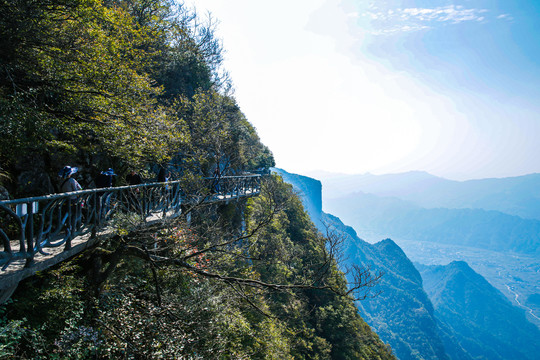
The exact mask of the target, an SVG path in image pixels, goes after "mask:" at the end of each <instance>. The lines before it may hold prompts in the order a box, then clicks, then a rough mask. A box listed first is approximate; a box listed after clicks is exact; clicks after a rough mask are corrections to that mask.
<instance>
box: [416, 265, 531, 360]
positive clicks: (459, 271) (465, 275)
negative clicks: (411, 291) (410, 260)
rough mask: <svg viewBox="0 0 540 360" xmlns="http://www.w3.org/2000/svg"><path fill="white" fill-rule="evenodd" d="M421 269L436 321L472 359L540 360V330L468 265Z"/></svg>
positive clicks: (419, 267) (421, 267)
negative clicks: (457, 340) (539, 359)
mask: <svg viewBox="0 0 540 360" xmlns="http://www.w3.org/2000/svg"><path fill="white" fill-rule="evenodd" d="M417 268H418V269H419V270H420V273H421V275H422V278H423V280H424V289H425V291H426V292H427V293H428V295H429V297H430V299H431V301H432V303H433V306H434V308H435V316H436V317H437V319H438V320H440V321H441V323H443V324H444V326H446V327H447V328H449V329H451V331H452V333H453V334H454V336H455V338H458V339H459V343H460V345H461V346H462V348H463V349H465V351H466V352H467V353H468V354H470V355H471V356H472V357H473V358H487V359H501V360H502V359H531V360H532V359H537V356H538V350H539V349H540V330H538V328H537V327H536V326H534V325H533V324H531V323H529V322H528V321H527V320H526V318H525V315H524V313H523V311H522V310H520V309H518V308H516V307H514V306H512V304H511V303H510V302H509V301H508V300H507V299H506V298H505V297H504V295H503V294H502V293H500V292H499V291H498V290H497V289H495V288H494V287H493V286H491V285H490V284H489V283H488V282H487V281H486V280H485V279H484V278H483V277H482V276H480V275H479V274H477V273H476V272H474V270H472V269H471V268H470V267H469V266H468V265H467V263H465V262H463V261H459V262H457V261H454V262H452V263H450V264H448V265H446V266H425V265H419V264H417Z"/></svg>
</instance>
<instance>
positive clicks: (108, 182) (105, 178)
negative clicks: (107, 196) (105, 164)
mask: <svg viewBox="0 0 540 360" xmlns="http://www.w3.org/2000/svg"><path fill="white" fill-rule="evenodd" d="M114 176H116V174H115V173H114V170H113V169H111V168H109V169H107V171H102V172H101V173H100V174H99V175H98V176H97V177H96V188H98V189H100V188H109V187H113V186H114V185H115V184H116V179H115V178H114Z"/></svg>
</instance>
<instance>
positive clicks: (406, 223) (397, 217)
mask: <svg viewBox="0 0 540 360" xmlns="http://www.w3.org/2000/svg"><path fill="white" fill-rule="evenodd" d="M325 205H326V208H327V209H328V211H329V212H331V213H333V214H336V215H338V216H340V218H342V219H343V220H344V221H346V222H347V223H348V224H351V225H352V226H354V227H355V228H356V229H367V230H370V231H375V232H378V233H384V234H387V236H391V237H395V238H398V239H409V240H417V241H430V242H437V243H445V244H454V245H465V246H471V247H477V248H484V249H489V250H496V251H508V250H510V251H515V252H521V253H524V254H530V255H540V220H533V219H523V218H521V217H519V216H514V215H508V214H505V213H502V212H500V211H493V210H491V211H487V210H483V209H448V208H430V209H426V208H422V207H421V206H419V205H416V204H414V203H413V202H411V201H406V200H402V199H399V198H395V197H383V196H378V195H374V194H366V193H354V194H350V195H348V196H343V197H340V198H335V199H329V200H327V201H326V202H325Z"/></svg>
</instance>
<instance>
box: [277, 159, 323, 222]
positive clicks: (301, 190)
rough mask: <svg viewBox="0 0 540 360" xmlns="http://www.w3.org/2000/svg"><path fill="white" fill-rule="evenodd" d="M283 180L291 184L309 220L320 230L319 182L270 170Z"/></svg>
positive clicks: (320, 200) (320, 195) (320, 190)
mask: <svg viewBox="0 0 540 360" xmlns="http://www.w3.org/2000/svg"><path fill="white" fill-rule="evenodd" d="M272 171H273V172H275V173H277V174H279V175H280V176H281V177H282V178H283V180H284V181H285V182H287V183H289V184H292V185H293V187H294V190H295V191H296V192H297V194H298V196H299V197H300V199H301V200H302V204H303V205H304V209H305V210H306V211H307V212H308V214H309V216H310V217H311V220H312V221H313V222H314V223H315V225H316V226H317V227H318V228H320V227H321V226H322V224H321V219H322V184H321V182H320V181H319V180H316V179H312V178H310V177H307V176H302V175H297V174H291V173H288V172H287V171H285V170H283V169H278V168H272Z"/></svg>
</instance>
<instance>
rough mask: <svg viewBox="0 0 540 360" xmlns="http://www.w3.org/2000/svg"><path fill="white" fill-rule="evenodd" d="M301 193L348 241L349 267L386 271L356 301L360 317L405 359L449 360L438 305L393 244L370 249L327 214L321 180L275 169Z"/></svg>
mask: <svg viewBox="0 0 540 360" xmlns="http://www.w3.org/2000/svg"><path fill="white" fill-rule="evenodd" d="M276 172H279V173H280V174H281V175H282V176H283V179H284V180H285V181H287V182H290V183H291V184H292V185H293V188H294V189H295V190H296V191H298V192H299V193H301V194H300V198H301V199H302V201H303V203H304V208H305V209H307V211H308V213H309V215H310V216H311V218H312V220H313V222H314V223H315V224H316V225H317V226H318V227H319V230H320V231H321V232H323V233H325V232H326V231H327V226H328V227H329V228H331V229H332V231H334V232H336V233H338V234H339V236H343V237H344V238H345V242H344V245H345V249H344V252H345V257H346V258H347V263H348V264H361V265H364V266H370V267H371V270H372V272H374V273H377V272H383V273H384V276H383V277H382V279H381V282H380V284H379V285H378V286H377V287H376V288H375V289H374V293H377V292H380V293H379V294H378V295H377V296H375V297H373V298H368V299H365V300H362V301H359V302H357V307H358V309H359V311H360V314H361V316H362V317H363V318H364V320H366V322H367V323H368V324H369V325H370V326H371V327H372V328H373V329H374V331H375V332H376V333H377V334H379V336H380V337H381V340H383V341H384V342H386V343H388V344H389V345H390V346H391V347H392V349H393V350H394V353H395V354H396V356H397V357H398V358H399V359H401V360H406V359H449V358H448V356H447V355H446V353H445V350H444V346H443V343H442V340H441V338H440V337H439V335H438V329H437V325H436V320H435V318H434V316H433V306H432V305H431V302H430V301H429V299H428V297H427V295H426V293H425V292H424V290H423V288H422V278H421V276H420V274H419V273H418V271H417V270H416V268H415V267H414V265H413V264H412V263H411V261H410V260H409V259H408V258H407V256H406V255H405V253H403V251H402V250H401V248H400V247H399V246H398V245H396V244H395V243H394V242H393V241H392V240H390V239H387V240H383V241H381V242H380V243H377V244H374V245H371V244H369V243H367V242H365V241H363V240H361V239H360V238H359V237H358V236H357V234H356V232H355V231H354V229H352V228H351V227H348V226H346V225H344V224H343V223H342V222H341V220H340V219H339V218H337V217H335V216H333V215H330V214H326V213H323V211H322V204H321V201H320V199H321V185H320V182H319V181H317V180H315V179H311V178H308V177H305V176H300V175H294V174H289V173H287V172H285V171H283V170H279V169H276Z"/></svg>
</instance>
